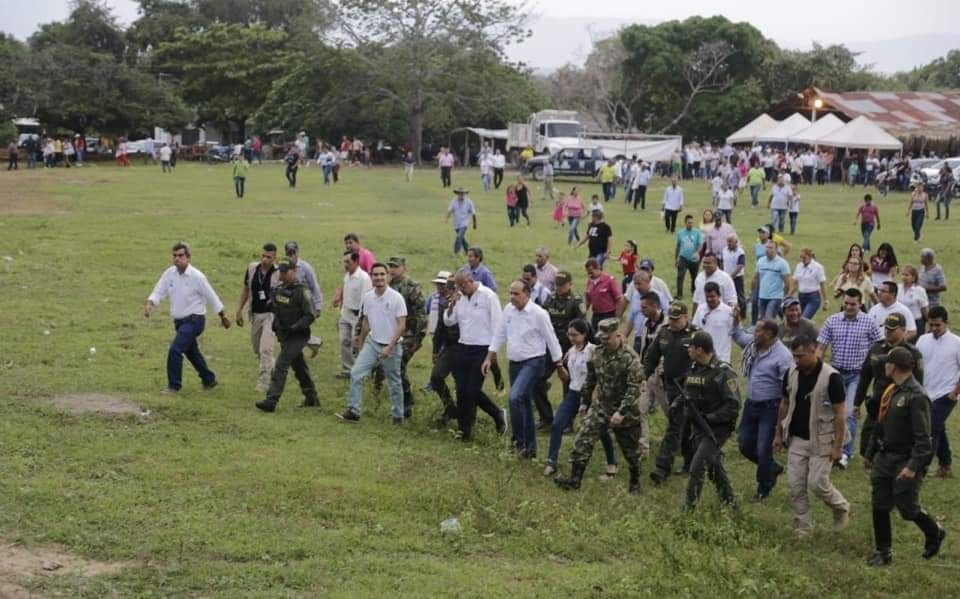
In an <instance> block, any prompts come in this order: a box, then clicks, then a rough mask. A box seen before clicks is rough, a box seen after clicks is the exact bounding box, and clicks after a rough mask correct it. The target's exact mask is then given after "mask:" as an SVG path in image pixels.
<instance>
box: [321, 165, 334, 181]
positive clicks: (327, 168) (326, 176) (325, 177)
mask: <svg viewBox="0 0 960 599" xmlns="http://www.w3.org/2000/svg"><path fill="white" fill-rule="evenodd" d="M332 172H333V165H330V164H324V165H323V184H324V185H329V184H330V173H332Z"/></svg>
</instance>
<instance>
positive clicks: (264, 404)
mask: <svg viewBox="0 0 960 599" xmlns="http://www.w3.org/2000/svg"><path fill="white" fill-rule="evenodd" d="M255 405H256V406H257V409H258V410H260V411H262V412H273V411H274V410H276V409H277V402H276V401H275V400H271V399H261V400H260V401H258V402H257V403H256V404H255Z"/></svg>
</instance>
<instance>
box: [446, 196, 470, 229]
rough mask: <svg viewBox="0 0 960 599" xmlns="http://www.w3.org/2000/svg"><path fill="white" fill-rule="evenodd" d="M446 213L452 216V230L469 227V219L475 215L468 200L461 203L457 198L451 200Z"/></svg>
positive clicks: (465, 199)
mask: <svg viewBox="0 0 960 599" xmlns="http://www.w3.org/2000/svg"><path fill="white" fill-rule="evenodd" d="M447 212H448V213H449V214H452V215H453V228H454V229H466V228H467V227H468V226H469V225H470V217H471V216H473V215H474V214H476V213H477V211H476V209H475V208H474V207H473V202H472V201H471V200H470V198H464V199H463V201H462V202H461V201H460V199H459V198H453V199H452V200H450V207H449V208H447Z"/></svg>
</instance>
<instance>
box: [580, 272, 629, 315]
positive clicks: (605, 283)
mask: <svg viewBox="0 0 960 599" xmlns="http://www.w3.org/2000/svg"><path fill="white" fill-rule="evenodd" d="M586 296H587V301H588V302H589V303H590V307H591V308H592V309H593V313H594V314H606V313H608V312H614V311H616V309H617V302H619V301H620V298H622V297H623V293H622V292H621V291H620V283H618V282H617V280H616V279H614V278H613V277H612V276H610V275H609V274H607V273H605V272H603V273H600V276H599V277H597V278H596V279H590V278H587V290H586Z"/></svg>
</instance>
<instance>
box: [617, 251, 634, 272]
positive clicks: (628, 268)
mask: <svg viewBox="0 0 960 599" xmlns="http://www.w3.org/2000/svg"><path fill="white" fill-rule="evenodd" d="M620 266H621V267H622V268H623V274H624V276H626V275H632V274H633V273H634V272H636V270H637V255H636V254H634V253H632V252H630V251H628V250H623V251H622V252H620Z"/></svg>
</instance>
